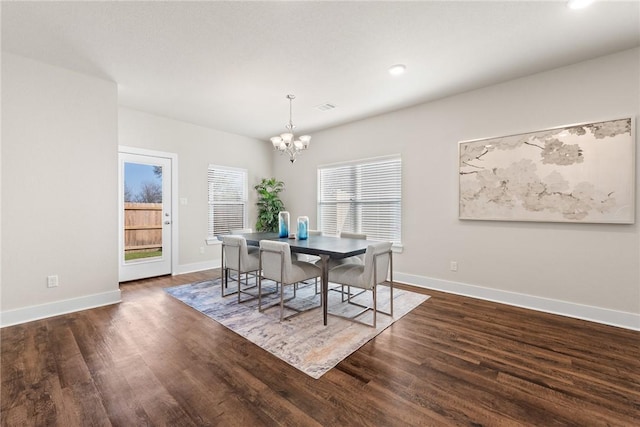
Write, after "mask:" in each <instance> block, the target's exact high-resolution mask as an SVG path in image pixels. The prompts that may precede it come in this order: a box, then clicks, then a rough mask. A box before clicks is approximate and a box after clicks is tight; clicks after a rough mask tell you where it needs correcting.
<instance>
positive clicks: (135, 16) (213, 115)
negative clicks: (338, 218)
mask: <svg viewBox="0 0 640 427" xmlns="http://www.w3.org/2000/svg"><path fill="white" fill-rule="evenodd" d="M639 45H640V2H639V1H627V2H597V3H595V4H593V5H591V6H590V7H589V8H587V9H583V10H578V11H575V10H571V9H569V8H567V7H566V3H565V2H564V1H554V2H541V1H507V2H499V1H491V2H481V1H472V2H460V1H446V2H434V1H422V2H420V1H418V2H400V1H393V2H286V1H283V2H239V1H232V2H202V1H201V2H181V1H173V2H120V1H115V2H88V1H86V2H7V1H3V2H2V50H3V51H8V52H12V53H16V54H20V55H23V56H26V57H30V58H34V59H38V60H40V61H43V62H46V63H49V64H53V65H57V66H60V67H64V68H68V69H71V70H75V71H78V72H81V73H86V74H90V75H94V76H97V77H100V78H103V79H108V80H111V81H114V82H116V83H117V84H118V93H119V103H120V104H121V105H123V106H127V107H131V108H134V109H139V110H144V111H148V112H151V113H154V114H158V115H162V116H167V117H172V118H175V119H179V120H183V121H186V122H190V123H195V124H199V125H202V126H207V127H211V128H214V129H218V130H222V131H227V132H231V133H236V134H240V135H246V136H250V137H255V138H260V139H267V138H268V137H269V136H272V135H275V134H279V133H282V132H284V130H285V129H284V125H285V124H286V123H287V122H288V114H289V105H288V100H287V99H286V95H287V94H289V93H291V94H295V95H296V100H295V101H294V103H293V122H294V124H296V126H297V132H298V133H313V132H314V131H317V130H320V129H324V128H328V127H332V126H336V125H339V124H343V123H347V122H350V121H354V120H358V119H362V118H365V117H369V116H373V115H377V114H381V113H385V112H388V111H393V110H397V109H400V108H403V107H407V106H411V105H415V104H419V103H422V102H426V101H430V100H434V99H438V98H442V97H445V96H449V95H452V94H456V93H461V92H464V91H468V90H471V89H475V88H479V87H483V86H487V85H490V84H494V83H497V82H501V81H505V80H509V79H513V78H517V77H522V76H525V75H529V74H534V73H537V72H540V71H544V70H549V69H552V68H556V67H560V66H563V65H567V64H571V63H575V62H579V61H582V60H586V59H590V58H594V57H597V56H601V55H604V54H607V53H611V52H616V51H620V50H624V49H629V48H632V47H634V46H639ZM397 63H403V64H406V66H407V72H406V73H405V74H404V75H402V76H396V77H394V76H390V75H389V74H388V73H387V69H388V68H389V67H390V66H391V65H393V64H397ZM324 103H331V104H333V105H335V106H336V108H335V109H332V110H329V111H320V110H318V109H317V108H316V107H317V106H318V105H320V104H324Z"/></svg>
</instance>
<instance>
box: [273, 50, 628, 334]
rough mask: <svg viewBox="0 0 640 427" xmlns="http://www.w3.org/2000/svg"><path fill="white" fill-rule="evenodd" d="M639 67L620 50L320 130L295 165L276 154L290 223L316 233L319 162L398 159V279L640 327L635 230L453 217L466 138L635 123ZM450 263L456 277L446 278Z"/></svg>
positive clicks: (454, 215)
mask: <svg viewBox="0 0 640 427" xmlns="http://www.w3.org/2000/svg"><path fill="white" fill-rule="evenodd" d="M639 60H640V50H639V49H633V50H629V51H624V52H620V53H618V54H614V55H609V56H606V57H602V58H597V59H594V60H591V61H588V62H584V63H579V64H575V65H572V66H568V67H563V68H560V69H556V70H553V71H550V72H545V73H541V74H536V75H532V76H530V77H526V78H521V79H518V80H513V81H509V82H505V83H503V84H499V85H495V86H491V87H487V88H484V89H480V90H475V91H472V92H468V93H464V94H460V95H458V96H453V97H450V98H446V99H442V100H439V101H435V102H430V103H426V104H422V105H419V106H416V107H412V108H407V109H404V110H400V111H397V112H394V113H390V114H385V115H381V116H378V117H374V118H370V119H367V120H362V121H359V122H355V123H351V124H348V125H344V126H340V127H336V128H333V129H329V130H325V131H323V132H318V133H314V134H313V139H312V144H311V148H310V150H309V151H308V152H306V153H304V154H302V155H301V156H300V158H299V160H298V161H297V162H296V163H295V164H294V165H290V164H289V162H288V161H286V159H283V158H280V157H275V158H274V170H275V171H276V175H277V176H278V178H279V179H282V180H283V181H284V182H285V184H286V188H287V189H286V191H285V192H284V193H283V199H284V201H285V204H286V206H287V208H288V210H289V211H290V212H291V215H292V217H293V218H295V217H297V216H298V215H308V216H309V217H310V220H311V227H316V226H317V224H316V217H317V211H316V210H317V207H316V185H317V183H316V168H317V166H318V165H322V164H328V163H333V162H340V161H346V160H354V159H361V158H367V157H375V156H380V155H387V154H395V153H400V154H401V155H402V159H403V243H404V252H403V253H402V254H397V255H396V256H395V258H394V262H395V271H396V277H398V278H400V279H401V280H403V281H406V282H410V283H415V284H419V285H423V286H427V287H433V288H436V289H443V290H448V291H451V292H456V293H462V294H468V295H473V296H478V297H482V298H486V299H493V300H498V301H504V302H508V303H511V304H515V305H522V306H529V307H533V308H536V309H539V310H544V311H551V312H558V313H563V314H567V315H572V316H575V317H581V318H586V319H593V320H597V321H601V322H604V323H610V324H617V325H622V326H626V327H631V328H636V329H640V267H639V265H640V232H639V226H638V224H635V225H607V224H600V225H594V224H566V223H525V222H515V223H512V222H488V221H460V220H458V217H457V215H458V212H457V206H458V205H457V194H458V187H457V185H458V175H457V149H458V141H462V140H469V139H477V138H484V137H492V136H500V135H510V134H516V133H522V132H527V131H534V130H539V129H545V128H548V127H555V126H560V125H565V124H571V123H579V122H588V121H594V120H600V119H614V118H619V117H624V116H627V115H632V116H634V117H636V119H637V117H638V113H639V112H640V105H639V102H640V81H639V79H640V77H639V76H640V65H639V64H640V61H639ZM409 72H410V70H409ZM338 108H340V106H338ZM300 125H303V124H302V123H301V124H300ZM638 129H639V127H638V126H636V141H637V140H638V139H639V138H638ZM638 151H640V150H637V152H636V157H638ZM636 163H638V161H637V159H636ZM638 175H640V174H636V183H637V180H638V178H637V177H638ZM638 188H640V184H637V185H636V218H637V219H640V209H639V208H638V199H640V198H639V197H637V189H638ZM452 260H455V261H457V262H458V267H459V270H458V271H457V272H451V271H449V262H450V261H452Z"/></svg>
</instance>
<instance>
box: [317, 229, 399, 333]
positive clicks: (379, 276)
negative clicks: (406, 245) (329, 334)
mask: <svg viewBox="0 0 640 427" xmlns="http://www.w3.org/2000/svg"><path fill="white" fill-rule="evenodd" d="M387 274H388V275H389V283H390V284H389V288H390V289H389V304H390V308H389V311H388V312H384V311H381V310H378V292H377V287H378V285H379V284H381V283H384V282H385V281H386V280H387ZM329 282H332V283H337V284H340V285H346V286H353V287H356V288H360V289H364V290H366V291H371V292H372V296H373V304H372V305H371V306H368V305H362V304H359V303H355V302H353V301H352V300H351V299H352V296H351V295H349V294H347V295H348V297H347V303H349V304H353V305H357V306H359V307H362V308H363V310H360V311H359V312H358V313H356V314H355V315H354V316H351V317H345V316H340V315H338V314H334V313H330V314H332V315H334V316H340V317H345V318H347V319H348V320H352V321H354V322H358V323H362V324H365V325H367V326H372V327H374V328H375V327H376V314H377V313H382V314H386V315H389V316H391V317H393V257H392V252H391V242H377V243H373V244H371V245H369V246H368V247H367V252H366V253H365V257H364V264H357V263H346V264H342V265H339V266H337V267H335V268H333V269H331V270H329ZM368 311H372V313H373V322H372V324H368V323H365V322H362V321H360V320H358V319H357V318H358V317H359V316H361V315H362V314H364V313H366V312H368Z"/></svg>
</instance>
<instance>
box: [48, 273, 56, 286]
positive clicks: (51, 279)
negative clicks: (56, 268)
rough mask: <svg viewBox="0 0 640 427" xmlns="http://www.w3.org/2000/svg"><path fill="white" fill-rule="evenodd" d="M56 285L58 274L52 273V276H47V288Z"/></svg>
mask: <svg viewBox="0 0 640 427" xmlns="http://www.w3.org/2000/svg"><path fill="white" fill-rule="evenodd" d="M57 286H58V276H57V275H55V274H54V275H52V276H47V288H55V287H57Z"/></svg>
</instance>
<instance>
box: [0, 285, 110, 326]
mask: <svg viewBox="0 0 640 427" xmlns="http://www.w3.org/2000/svg"><path fill="white" fill-rule="evenodd" d="M121 300H122V299H121V296H120V289H118V290H115V291H109V292H102V293H99V294H93V295H86V296H83V297H78V298H71V299H67V300H62V301H55V302H51V303H47V304H40V305H32V306H29V307H23V308H17V309H15V310H7V311H3V312H1V313H0V328H4V327H6V326H12V325H18V324H20V323H26V322H32V321H34V320H40V319H45V318H47V317H53V316H59V315H61V314H67V313H73V312H76V311H82V310H87V309H90V308H96V307H102V306H105V305H111V304H116V303H119V302H120V301H121Z"/></svg>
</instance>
